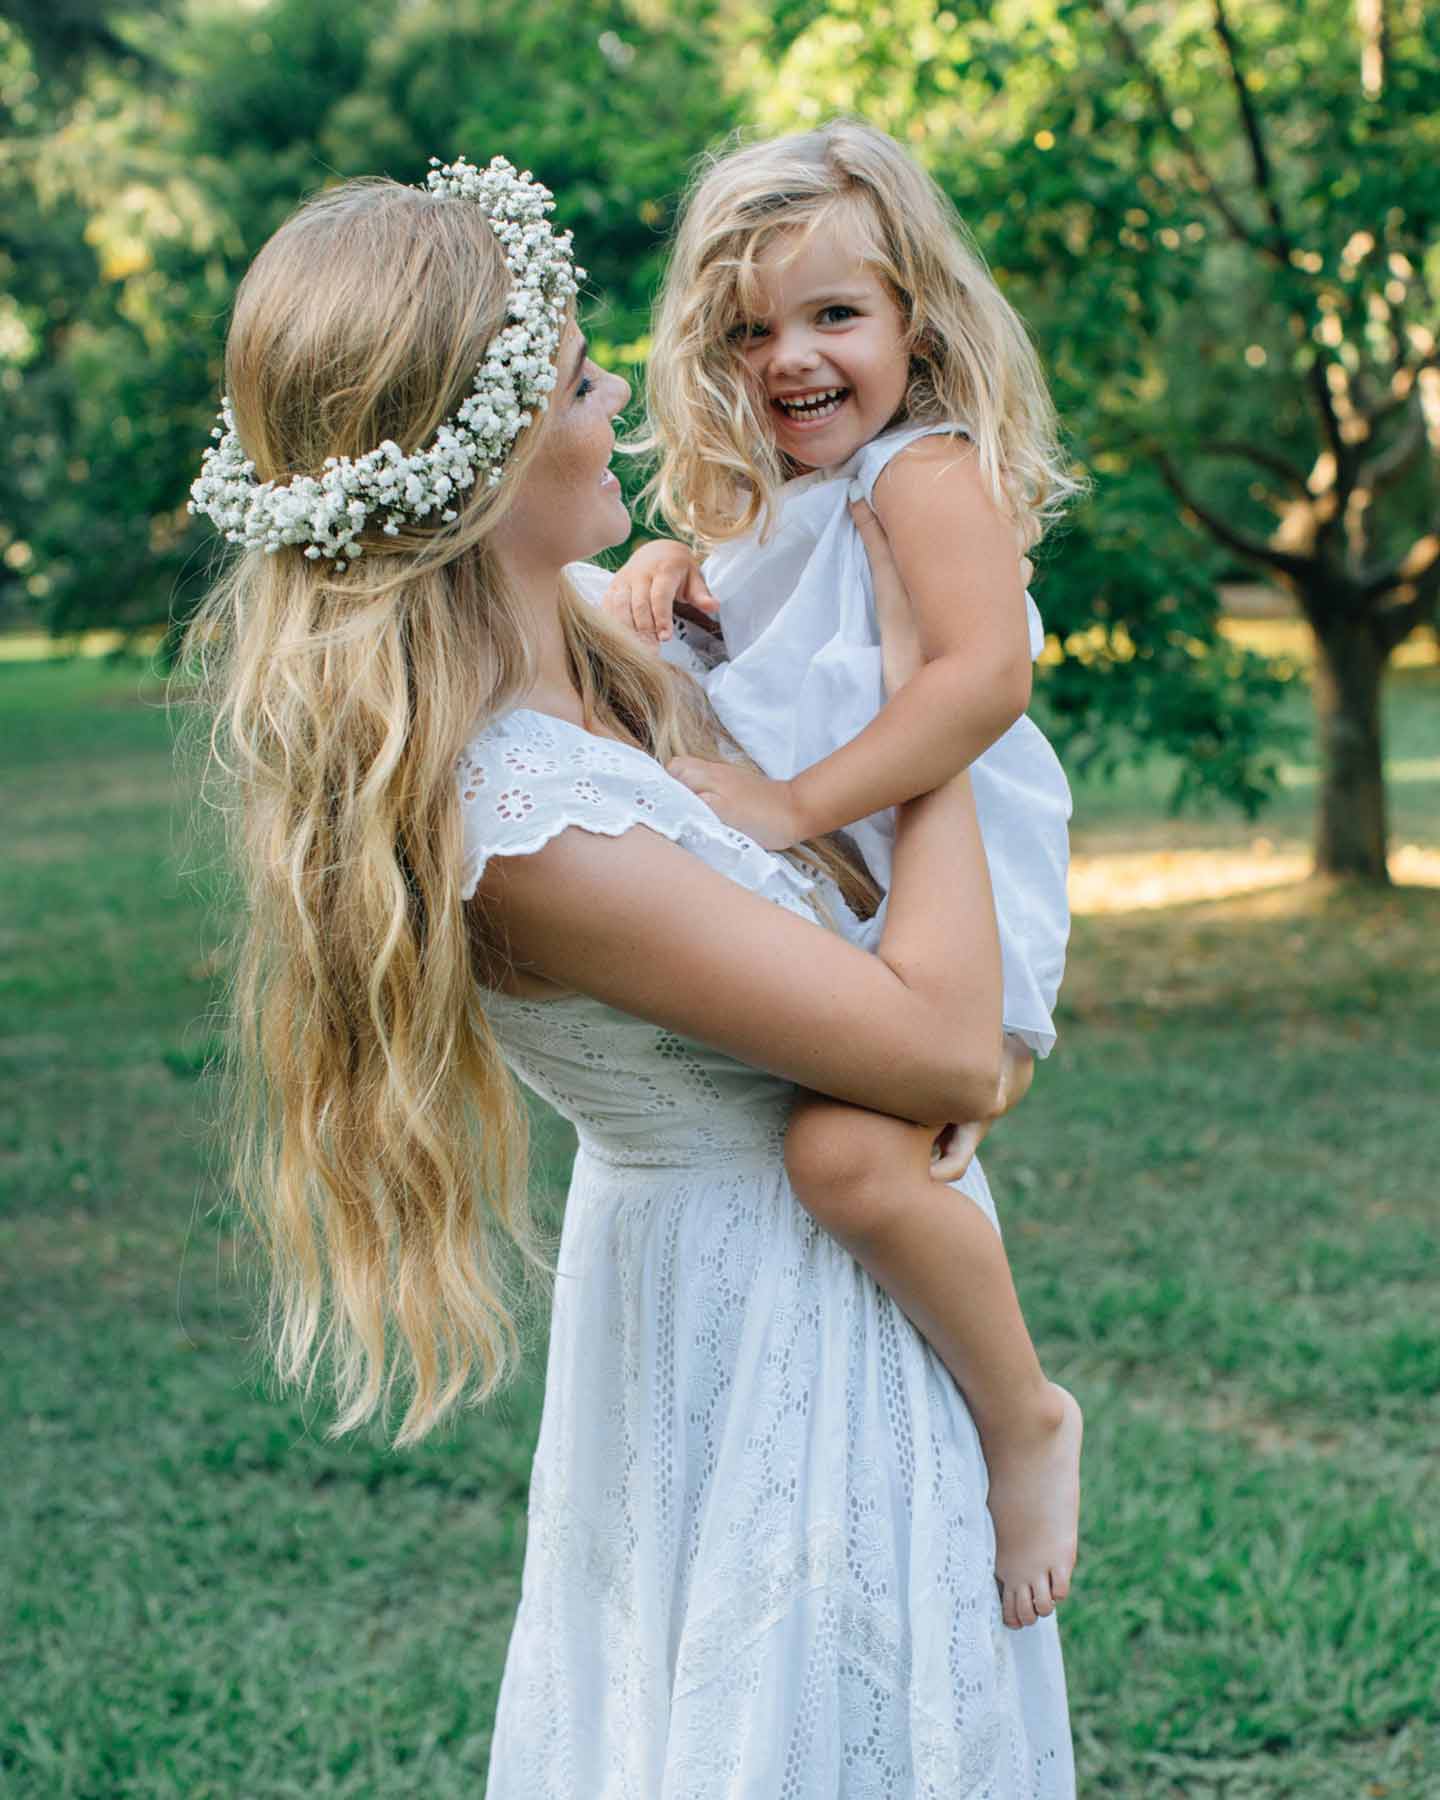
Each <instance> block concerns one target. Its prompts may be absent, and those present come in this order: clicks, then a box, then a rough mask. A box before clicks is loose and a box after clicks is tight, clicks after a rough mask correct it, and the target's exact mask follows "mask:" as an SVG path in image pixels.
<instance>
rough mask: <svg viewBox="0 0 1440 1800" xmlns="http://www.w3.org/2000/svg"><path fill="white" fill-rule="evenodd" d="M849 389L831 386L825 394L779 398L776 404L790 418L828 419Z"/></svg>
mask: <svg viewBox="0 0 1440 1800" xmlns="http://www.w3.org/2000/svg"><path fill="white" fill-rule="evenodd" d="M848 391H849V390H848V389H847V388H829V389H827V390H826V392H825V393H823V394H811V395H810V396H809V397H808V398H807V399H804V400H780V399H777V400H776V402H775V404H776V405H777V406H778V407H779V408H780V410H781V412H783V413H784V414H785V416H786V417H787V418H790V419H828V418H829V416H830V415H831V413H833V412H836V411H838V409H839V407H840V403H841V402H842V401H843V400H844V398H845V395H846V394H847V392H848Z"/></svg>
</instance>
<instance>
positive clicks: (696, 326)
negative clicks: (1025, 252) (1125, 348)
mask: <svg viewBox="0 0 1440 1800" xmlns="http://www.w3.org/2000/svg"><path fill="white" fill-rule="evenodd" d="M837 221H838V222H839V223H841V224H842V225H843V227H844V229H845V231H846V233H847V235H848V237H849V238H850V241H852V242H853V243H854V245H855V255H856V259H857V261H859V262H861V263H863V264H866V265H868V266H869V267H871V268H873V269H875V270H877V271H878V272H879V273H880V274H881V276H882V277H883V278H884V280H885V281H886V282H887V283H888V285H889V288H890V291H891V293H892V294H893V295H894V297H895V300H896V303H897V304H898V306H899V307H900V310H901V314H902V316H903V318H904V321H905V349H906V352H907V354H908V356H909V359H910V375H909V383H908V386H907V388H906V392H905V398H904V401H903V402H902V405H901V410H900V413H899V415H898V416H897V419H896V421H895V422H896V423H900V422H902V421H913V422H914V423H917V424H918V423H921V422H929V421H936V422H938V421H941V420H950V419H953V420H957V421H960V422H962V423H963V424H965V425H966V426H967V427H968V429H969V431H970V434H971V436H972V437H973V439H974V441H975V444H976V447H977V449H978V452H979V457H980V467H981V469H982V471H983V472H984V474H985V476H986V479H987V480H988V481H989V484H990V488H991V492H992V493H993V494H994V496H995V499H996V502H997V504H998V505H999V506H1000V507H1001V508H1002V510H1004V511H1005V512H1006V513H1007V514H1008V515H1009V516H1010V517H1012V518H1013V519H1014V521H1015V523H1016V526H1017V528H1018V530H1019V533H1020V536H1021V539H1022V542H1023V543H1024V545H1025V547H1026V548H1027V549H1028V548H1029V547H1030V546H1031V545H1032V544H1034V543H1035V542H1036V540H1037V539H1038V538H1039V537H1040V536H1041V535H1042V533H1043V532H1044V530H1045V528H1046V526H1047V525H1048V524H1049V523H1050V521H1051V520H1053V519H1054V518H1055V517H1056V516H1057V515H1058V514H1059V513H1060V511H1061V510H1062V509H1063V507H1064V505H1065V503H1066V501H1067V500H1068V499H1069V498H1070V496H1071V495H1072V494H1074V493H1075V492H1077V490H1078V487H1079V485H1080V484H1079V483H1077V482H1076V481H1075V479H1074V478H1073V477H1072V476H1071V475H1070V474H1069V473H1068V471H1067V469H1066V467H1065V463H1064V459H1063V457H1062V455H1061V452H1060V448H1059V445H1058V442H1057V431H1056V424H1055V416H1054V410H1053V408H1052V406H1051V403H1050V397H1049V393H1048V391H1047V389H1046V386H1045V381H1044V377H1043V375H1042V374H1041V370H1040V361H1039V358H1038V357H1037V355H1036V353H1035V349H1034V346H1033V345H1032V344H1031V342H1030V339H1029V337H1028V336H1027V334H1026V331H1025V326H1024V324H1023V322H1022V321H1021V319H1020V317H1019V315H1018V313H1016V311H1015V309H1014V308H1013V307H1012V306H1011V305H1010V303H1009V302H1008V301H1007V300H1006V299H1005V297H1004V295H1003V294H1002V293H1001V292H1000V290H999V288H998V287H997V286H996V285H995V282H994V279H993V277H992V276H991V274H990V271H989V269H988V268H987V267H986V266H985V260H984V258H983V257H982V256H981V254H980V251H979V250H978V248H977V247H976V245H975V243H974V241H973V239H972V238H971V236H970V234H969V232H968V231H967V229H966V227H965V225H964V223H963V222H962V220H961V219H960V218H959V216H958V214H957V213H956V212H955V209H954V207H953V206H952V205H951V204H950V202H949V200H948V199H947V198H946V196H945V195H944V194H943V193H942V192H941V190H940V188H939V187H938V186H937V185H936V184H935V182H934V181H933V180H932V179H931V178H930V176H929V175H927V174H926V173H925V171H924V170H923V169H921V168H920V167H919V166H918V164H916V163H915V162H914V161H913V160H912V159H911V158H910V157H909V156H907V155H906V153H905V152H904V151H903V150H902V149H901V148H900V146H899V145H898V144H897V143H896V142H895V141H894V139H893V138H890V137H887V136H886V134H885V133H884V132H883V131H877V130H876V129H875V128H874V127H873V126H870V125H866V124H864V123H862V122H860V121H858V120H853V119H836V120H833V121H832V122H830V123H829V124H827V125H824V126H822V127H820V128H819V129H818V130H816V131H808V132H805V133H803V134H800V135H798V136H793V137H782V138H774V139H771V140H769V141H767V142H764V143H757V144H749V145H743V144H742V145H741V146H740V147H736V146H735V144H734V142H733V141H732V142H731V143H730V144H728V145H727V146H725V147H723V148H721V149H720V150H717V151H714V152H712V153H711V154H710V155H708V156H706V157H704V158H703V159H702V160H701V162H700V164H699V166H698V169H697V172H696V174H695V177H694V179H693V181H692V183H691V186H690V189H689V192H688V194H687V197H686V200H685V204H684V207H683V209H682V214H681V220H680V225H679V229H678V231H677V233H676V238H675V245H674V249H673V251H672V252H671V257H670V263H669V266H668V269H667V271H666V275H665V281H664V286H663V288H662V291H661V295H660V299H659V302H658V305H657V308H656V315H655V329H654V335H653V339H652V345H651V351H650V356H649V360H648V362H647V365H646V405H647V412H648V420H647V428H646V431H645V433H644V435H643V437H642V438H641V439H640V440H639V442H638V443H637V444H636V446H635V447H636V448H637V449H642V450H648V451H651V452H653V453H654V454H655V456H656V467H655V472H654V474H653V476H652V478H651V480H650V482H649V484H648V486H647V488H646V496H647V498H648V499H649V500H650V502H651V504H652V507H653V509H654V511H655V512H656V513H657V514H660V515H663V517H664V518H665V519H667V520H668V521H669V523H670V524H671V526H672V527H674V528H677V529H679V530H680V531H681V532H682V533H684V534H685V535H686V536H687V537H689V538H690V539H691V540H692V541H693V542H695V543H697V544H699V545H710V544H715V543H719V542H722V541H723V540H725V539H726V538H732V537H736V536H739V535H740V534H741V533H743V532H746V531H749V530H751V529H752V528H753V527H754V526H755V525H756V524H757V523H758V524H760V525H761V526H762V528H763V527H764V525H765V524H766V523H767V522H768V521H769V519H770V518H771V517H773V504H774V497H775V493H776V490H777V488H778V487H779V485H780V483H781V482H782V481H784V480H785V479H786V478H787V477H788V476H789V475H791V474H793V473H794V472H795V471H794V470H793V469H791V468H789V467H787V466H786V464H785V462H784V459H783V458H782V456H781V454H780V452H779V451H778V449H777V448H776V445H775V440H774V434H773V432H772V430H771V428H770V424H769V420H768V418H767V417H766V416H765V405H764V398H763V396H762V395H760V394H759V393H758V392H757V390H756V388H755V385H754V383H753V381H752V380H751V378H750V376H749V374H748V371H747V369H746V366H745V361H744V357H743V354H742V352H741V350H740V349H739V348H738V347H737V345H736V343H735V341H734V334H735V331H736V327H737V326H740V325H742V324H743V323H744V322H745V321H746V320H747V319H749V318H752V317H754V316H755V313H756V310H757V307H758V288H759V283H758V278H757V273H756V262H757V259H758V258H759V257H760V256H762V255H763V254H764V253H765V251H766V250H767V249H768V248H769V247H770V246H771V245H772V244H773V243H774V242H775V240H776V239H777V237H779V236H780V235H781V234H783V233H789V232H796V233H799V234H801V238H802V241H803V237H804V236H805V235H808V234H809V233H811V232H813V231H816V230H818V229H820V228H821V227H823V226H825V225H827V224H829V223H832V222H837Z"/></svg>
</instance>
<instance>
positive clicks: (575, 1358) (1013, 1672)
mask: <svg viewBox="0 0 1440 1800" xmlns="http://www.w3.org/2000/svg"><path fill="white" fill-rule="evenodd" d="M458 776H459V780H460V789H461V795H462V810H463V817H464V829H465V847H466V856H467V864H468V867H467V892H468V891H472V890H473V887H474V884H475V882H476V881H477V880H478V878H479V875H480V873H481V871H482V870H483V868H484V866H485V863H486V861H487V859H488V858H489V857H491V856H516V855H524V854H526V853H529V852H533V851H535V850H538V849H539V848H540V847H541V846H542V845H544V844H546V843H548V842H549V841H550V840H551V839H552V838H553V837H555V836H556V835H557V834H558V833H559V832H561V831H563V830H565V829H566V828H567V827H577V828H579V829H581V830H584V831H591V832H598V833H601V834H603V835H605V836H608V837H619V836H620V835H621V834H623V833H624V832H627V831H629V830H631V829H633V828H635V827H637V826H640V827H645V828H646V829H648V830H651V831H655V832H659V833H660V834H661V835H663V836H664V837H666V838H669V839H670V840H672V841H673V842H675V843H677V844H679V845H681V846H683V847H684V848H685V849H686V850H688V851H690V852H691V853H692V854H694V855H696V856H699V857H700V858H702V859H703V860H704V861H705V862H706V863H707V864H709V865H710V866H711V867H712V868H714V869H716V870H718V871H719V872H721V873H722V874H724V875H726V876H727V877H729V878H730V879H731V880H733V881H735V882H738V883H739V884H740V885H741V886H743V887H746V888H749V889H752V890H753V891H754V892H756V893H759V894H762V895H764V896H766V897H767V898H768V899H770V900H772V901H773V902H774V903H775V904H776V905H777V906H783V907H786V908H788V909H789V910H790V911H792V912H796V913H800V914H804V915H806V916H813V915H812V914H811V913H810V909H809V905H808V900H807V894H808V892H809V890H810V883H809V882H808V881H807V880H806V879H805V878H804V877H803V876H801V875H800V874H799V873H798V872H797V871H796V870H795V869H793V868H792V867H791V866H790V865H789V864H788V863H786V862H784V861H783V860H781V859H779V858H776V857H773V856H771V855H769V854H768V853H767V852H766V851H764V850H762V849H760V847H759V846H758V845H756V844H755V843H753V842H752V841H751V840H750V839H748V838H746V837H744V836H742V835H741V834H740V833H739V832H736V831H732V830H730V829H728V828H727V827H726V826H725V825H723V824H722V823H721V822H720V820H719V819H717V818H716V816H715V815H714V814H713V813H712V812H711V811H710V810H709V808H708V807H706V805H705V804H704V803H703V801H701V800H699V799H698V798H697V797H696V796H695V795H693V794H692V793H691V792H690V791H689V790H688V789H687V788H685V787H683V786H681V785H680V784H679V783H678V782H676V781H674V780H672V779H671V778H670V777H669V776H668V775H667V774H666V773H665V772H664V770H663V769H662V768H661V767H660V766H659V765H658V764H657V763H655V762H654V761H653V760H652V759H651V758H649V757H647V756H645V755H644V754H642V753H641V752H640V751H638V750H636V749H633V748H631V747H629V746H626V745H621V744H616V743H612V742H609V741H607V740H605V739H601V738H597V737H594V736H592V735H590V734H588V733H586V732H584V731H581V730H580V729H578V728H577V727H575V726H573V725H570V724H568V723H566V722H564V721H562V720H558V719H554V718H550V717H548V716H546V715H543V714H539V713H534V712H529V711H525V710H523V709H522V710H518V711H515V712H512V713H510V714H509V715H507V716H506V717H505V718H503V719H501V720H499V721H497V722H496V723H494V724H492V725H491V726H489V727H488V728H487V729H485V730H484V731H483V732H481V733H480V735H479V736H477V737H476V739H475V740H474V741H473V743H472V744H471V745H470V746H469V748H468V750H467V751H466V753H465V755H464V756H463V757H462V759H461V762H460V765H459V769H458ZM827 897H828V900H829V905H830V907H831V909H832V910H833V912H834V913H835V914H836V916H837V917H839V918H840V919H841V921H842V926H843V928H845V929H847V930H850V929H856V930H858V928H857V927H855V926H854V921H853V920H851V919H850V918H849V915H848V914H845V912H844V909H843V905H842V903H841V902H840V901H839V898H838V896H837V895H835V894H834V893H833V892H831V893H830V894H829V895H828V896H827ZM662 899H663V896H662ZM485 1006H486V1010H487V1013H488V1016H489V1018H490V1020H491V1022H492V1024H493V1025H494V1028H495V1030H496V1032H497V1034H498V1036H499V1039H500V1042H501V1045H502V1047H503V1049H504V1053H505V1055H506V1058H507V1060H508V1061H509V1062H510V1064H511V1066H512V1067H513V1068H514V1069H515V1070H516V1072H517V1073H518V1074H519V1075H520V1076H521V1078H522V1079H523V1080H524V1081H525V1082H526V1083H528V1085H529V1086H531V1087H532V1088H534V1089H535V1090H536V1091H537V1092H539V1093H540V1094H542V1095H543V1096H544V1097H545V1098H546V1099H547V1100H548V1101H549V1102H550V1103H551V1104H552V1105H553V1106H555V1107H557V1108H558V1109H559V1110H560V1111H561V1112H562V1113H564V1114H565V1115H566V1117H568V1118H569V1119H571V1120H572V1121H573V1122H574V1125H575V1127H576V1130H577V1132H578V1134H579V1139H580V1148H579V1153H578V1155H577V1157H576V1161H575V1171H574V1176H573V1179H572V1182H571V1187H570V1193H569V1198H568V1201H567V1204H566V1211H565V1221H564V1230H563V1236H562V1240H561V1246H560V1252H559V1259H558V1270H557V1276H556V1281H555V1297H554V1310H553V1316H552V1322H551V1329H550V1351H549V1367H548V1373H547V1378H546V1388H545V1405H544V1414H543V1418H542V1422H541V1428H540V1440H539V1445H538V1448H537V1450H536V1455H535V1464H534V1473H533V1477H532V1482H531V1490H530V1519H529V1536H528V1541H527V1545H526V1553H525V1572H524V1583H523V1591H522V1597H521V1602H520V1610H519V1614H518V1616H517V1618H516V1622H515V1628H514V1633H513V1636H512V1638H511V1642H510V1649H509V1654H508V1657H507V1660H506V1665H505V1674H504V1681H503V1684H502V1688H501V1693H500V1703H499V1710H498V1713H497V1717H496V1722H495V1737H494V1745H493V1749H492V1753H491V1763H490V1774H489V1783H488V1787H487V1790H486V1792H487V1794H488V1796H489V1800H862V1797H863V1800H882V1797H883V1800H1022V1797H1023V1800H1068V1797H1069V1796H1071V1795H1073V1792H1074V1776H1073V1767H1072V1760H1071V1751H1070V1736H1069V1727H1068V1722H1067V1713H1066V1702H1065V1685H1064V1675H1063V1671H1062V1667H1061V1660H1060V1644H1059V1637H1058V1635H1057V1632H1056V1629H1055V1622H1054V1620H1053V1619H1051V1620H1047V1621H1044V1622H1043V1623H1041V1624H1040V1625H1037V1626H1034V1627H1032V1628H1031V1629H1029V1630H1028V1631H1024V1632H1020V1633H1014V1632H1009V1631H1007V1630H1006V1629H1005V1627H1004V1626H1003V1625H1002V1623H1001V1619H1000V1608H999V1603H998V1600H997V1597H996V1590H995V1581H994V1572H993V1570H994V1536H993V1531H992V1527H991V1522H990V1515H989V1513H988V1512H987V1510H986V1507H985V1485H986V1477H985V1467H984V1463H983V1460H982V1457H981V1453H980V1447H979V1443H978V1441H977V1438H976V1434H975V1430H974V1427H973V1425H972V1423H971V1420H970V1416H969V1414H968V1412H967V1411H966V1408H965V1404H964V1402H963V1400H962V1399H961V1397H960V1394H959V1392H958V1390H957V1389H956V1387H955V1385H954V1383H953V1382H952V1381H951V1379H950V1377H949V1375H948V1374H947V1373H946V1371H945V1369H944V1367H943V1366H942V1365H941V1363H940V1362H939V1360H938V1359H937V1357H936V1356H935V1355H934V1353H933V1352H932V1351H931V1350H930V1349H929V1347H928V1346H927V1345H926V1344H925V1342H924V1340H923V1339H922V1338H921V1337H920V1335H919V1334H918V1333H917V1332H916V1331H915V1329H914V1328H913V1327H912V1326H911V1325H910V1323H909V1322H908V1320H907V1319H906V1318H905V1317H904V1315H903V1314H902V1313H901V1312H900V1311H899V1309H898V1308H897V1307H896V1306H895V1305H894V1304H893V1302H892V1301H891V1300H890V1299H889V1298H888V1297H887V1296H886V1295H885V1294H884V1293H883V1292H882V1291H881V1290H880V1289H879V1288H878V1287H877V1286H876V1284H875V1283H874V1282H873V1281H872V1280H871V1279H870V1277H869V1276H868V1275H866V1274H865V1273H864V1272H863V1271H862V1270H861V1269H860V1268H859V1267H858V1266H857V1265H856V1263H855V1262H854V1261H852V1259H851V1258H850V1257H849V1256H848V1255H847V1254H846V1252H845V1251H844V1250H842V1249H841V1248H840V1246H839V1245H838V1244H836V1243H835V1242H834V1240H833V1239H831V1238H829V1237H828V1236H827V1235H826V1234H825V1233H824V1232H823V1231H821V1230H820V1229H819V1228H818V1227H817V1226H816V1225H815V1224H814V1223H813V1222H812V1221H811V1220H810V1218H809V1217H808V1215H807V1214H806V1213H805V1212H804V1211H803V1210H802V1209H801V1207H800V1206H799V1205H798V1203H797V1202H796V1200H795V1197H794V1195H793V1193H792V1192H791V1190H790V1187H789V1185H788V1182H787V1180H786V1177H785V1172H784V1164H783V1160H782V1143H783V1136H784V1130H785V1125H786V1119H787V1115H788V1112H789V1108H790V1105H791V1101H792V1099H793V1090H792V1088H791V1087H790V1085H789V1084H787V1083H786V1082H784V1081H781V1080H778V1079H776V1078H775V1077H773V1076H770V1075H766V1074H762V1073H760V1072H758V1071H756V1070H754V1069H750V1068H746V1067H744V1066H743V1065H741V1064H739V1063H736V1062H734V1061H732V1060H731V1059H730V1058H728V1057H726V1056H723V1055H720V1054H718V1053H717V1052H715V1051H713V1050H709V1049H706V1048H704V1047H703V1046H702V1045H700V1044H696V1043H691V1042H687V1041H685V1040H683V1039H681V1038H679V1037H677V1036H675V1035H674V1034H673V1033H671V1032H667V1031H663V1030H660V1029H658V1028H656V1027H655V1026H653V1025H648V1024H646V1023H644V1022H643V1021H642V1020H639V1019H635V1018H632V1017H629V1016H627V1015H626V1014H624V1013H621V1012H617V1011H616V1010H614V1009H613V1008H611V1007H608V1006H605V1005H602V1004H600V1003H599V1002H597V1001H594V1000H590V999H587V998H583V997H568V998H562V999H557V1000H553V1001H548V1002H537V1001H532V1000H520V999H513V998H508V997H506V996H503V995H498V994H491V995H488V996H487V997H486V999H485ZM962 1185H963V1188H964V1191H965V1192H966V1193H968V1194H970V1195H971V1196H972V1197H973V1198H974V1199H975V1201H976V1202H977V1203H978V1204H979V1205H980V1206H981V1207H982V1208H984V1209H985V1211H986V1213H987V1214H988V1215H989V1216H990V1217H991V1218H992V1219H993V1217H994V1213H993V1208H992V1205H991V1201H990V1197H989V1194H988V1192H987V1190H986V1187H985V1181H984V1177H983V1175H982V1174H981V1173H980V1169H979V1167H978V1165H975V1166H974V1167H973V1168H972V1170H971V1172H970V1174H969V1175H967V1177H966V1179H965V1181H964V1183H963V1184H962Z"/></svg>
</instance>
